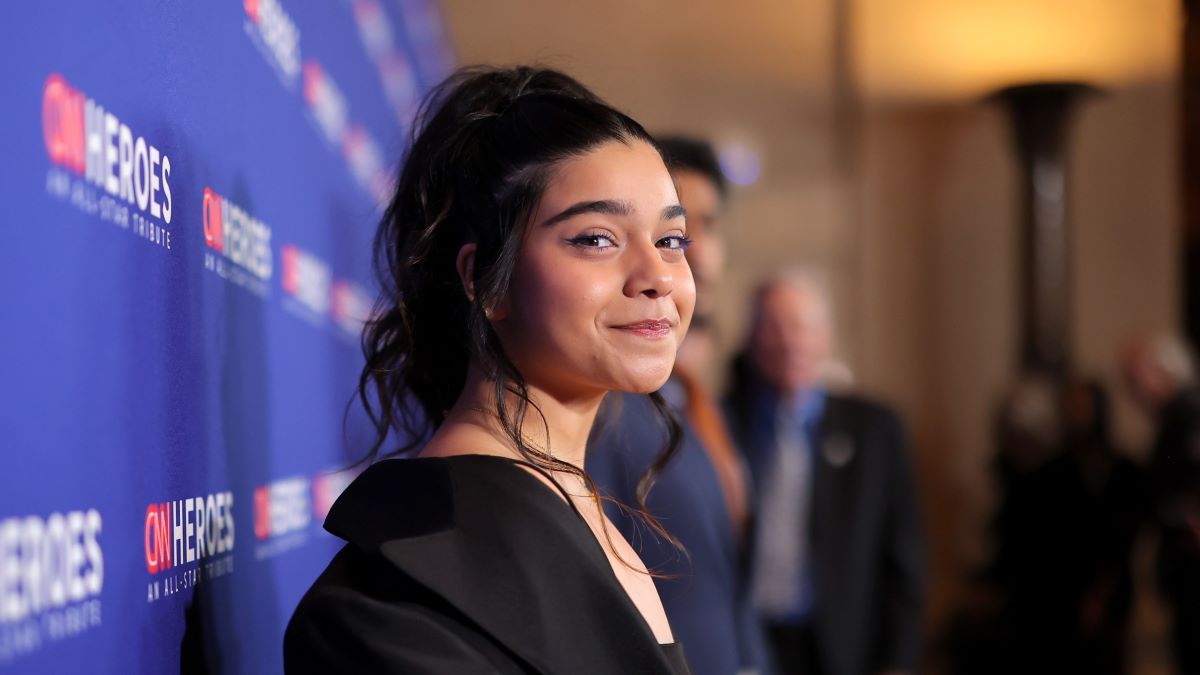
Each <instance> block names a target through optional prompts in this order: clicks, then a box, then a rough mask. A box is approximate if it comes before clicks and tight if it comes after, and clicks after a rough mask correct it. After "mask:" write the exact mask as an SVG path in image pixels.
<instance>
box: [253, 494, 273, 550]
mask: <svg viewBox="0 0 1200 675" xmlns="http://www.w3.org/2000/svg"><path fill="white" fill-rule="evenodd" d="M254 536H255V537H257V538H258V539H259V540H263V539H266V538H267V537H269V536H271V493H270V491H269V490H267V486H265V485H264V486H262V487H259V488H255V489H254Z"/></svg>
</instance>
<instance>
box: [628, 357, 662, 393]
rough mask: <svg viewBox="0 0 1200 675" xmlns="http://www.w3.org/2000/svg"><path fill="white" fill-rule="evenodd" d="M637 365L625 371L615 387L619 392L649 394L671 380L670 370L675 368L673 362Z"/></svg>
mask: <svg viewBox="0 0 1200 675" xmlns="http://www.w3.org/2000/svg"><path fill="white" fill-rule="evenodd" d="M639 365H640V367H638V368H635V369H632V370H629V371H627V372H626V373H625V374H624V376H623V377H621V378H620V382H619V384H618V386H617V389H618V390H619V391H624V392H629V393H631V394H650V393H653V392H656V391H658V390H659V389H662V387H663V385H664V384H666V383H667V380H668V379H670V378H671V369H672V368H673V367H674V366H675V360H674V359H671V360H670V361H669V362H661V361H658V362H655V363H647V364H639Z"/></svg>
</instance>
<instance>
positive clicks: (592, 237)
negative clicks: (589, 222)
mask: <svg viewBox="0 0 1200 675" xmlns="http://www.w3.org/2000/svg"><path fill="white" fill-rule="evenodd" d="M568 241H569V242H570V243H571V244H572V245H573V246H578V247H580V248H611V247H613V246H616V245H617V243H616V242H615V241H613V238H612V237H610V236H608V235H607V234H601V233H595V234H581V235H579V236H578V237H574V238H572V239H569V240H568Z"/></svg>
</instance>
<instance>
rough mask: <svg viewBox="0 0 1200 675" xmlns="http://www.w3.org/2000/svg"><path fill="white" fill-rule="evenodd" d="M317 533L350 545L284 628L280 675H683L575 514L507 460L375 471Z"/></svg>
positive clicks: (425, 462) (381, 466) (409, 464)
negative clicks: (282, 671)
mask: <svg viewBox="0 0 1200 675" xmlns="http://www.w3.org/2000/svg"><path fill="white" fill-rule="evenodd" d="M325 528H326V529H328V530H329V531H330V532H332V533H334V534H336V535H338V536H339V537H342V538H344V539H346V540H348V541H349V542H350V543H349V544H347V545H346V546H345V547H344V548H343V549H342V550H341V552H340V553H338V555H337V556H336V557H335V558H334V560H333V562H331V563H330V564H329V567H328V568H327V569H326V570H325V572H324V573H323V574H321V576H320V578H318V579H317V581H316V583H314V584H313V586H312V588H311V589H309V591H308V593H306V594H305V596H304V598H303V599H301V601H300V605H299V606H298V607H297V608H296V612H295V614H293V616H292V619H291V621H290V622H289V624H288V628H287V633H286V635H285V636H284V645H283V652H284V669H285V670H286V671H287V672H289V673H328V672H372V673H417V674H429V675H433V674H443V673H445V674H455V675H457V674H460V673H462V674H467V673H506V674H507V673H522V674H524V673H543V674H549V673H561V674H563V675H566V674H585V675H586V674H589V673H595V674H596V675H601V674H603V675H608V674H613V675H615V674H617V673H648V674H649V673H654V674H658V673H661V674H664V675H680V674H681V673H686V672H687V666H686V664H684V663H683V657H682V654H681V651H680V648H679V647H678V646H669V647H664V646H662V645H659V644H658V643H657V641H656V640H655V638H654V634H653V633H652V632H651V630H650V627H649V625H647V623H646V621H645V620H644V619H643V618H642V616H641V613H640V612H639V611H638V610H637V608H636V607H635V606H634V604H633V602H632V601H631V600H630V599H629V596H628V595H627V594H626V593H625V591H624V589H623V588H622V587H621V585H620V582H618V581H617V578H616V575H614V574H613V571H612V567H611V566H610V565H609V563H608V559H607V557H606V556H605V554H604V551H603V550H602V549H601V548H600V545H599V543H598V542H597V541H596V539H595V537H594V536H593V535H592V532H591V530H590V529H589V528H588V526H587V524H586V523H585V522H584V521H583V519H582V518H581V516H580V515H579V514H578V513H577V512H576V511H574V507H573V506H571V505H569V504H568V503H566V502H564V501H563V499H561V498H560V497H558V496H557V495H555V494H554V493H553V492H552V491H551V488H549V487H548V486H546V485H544V484H543V483H542V482H541V481H539V480H538V479H537V478H535V477H534V476H532V475H530V474H529V473H528V472H527V471H526V470H525V469H523V468H521V467H520V466H518V464H517V463H516V462H515V461H513V460H508V459H504V458H501V457H490V456H482V455H464V456H458V457H452V458H438V459H406V460H390V461H384V462H380V463H378V464H375V465H373V466H371V467H370V468H368V469H367V470H366V471H364V472H363V474H362V475H361V476H359V477H358V478H357V479H356V480H355V481H354V482H353V483H352V484H351V485H350V486H349V487H348V488H347V489H346V491H345V493H343V495H342V496H341V497H340V498H339V499H338V500H337V502H336V503H335V504H334V506H333V509H332V510H331V511H330V513H329V517H328V518H327V519H326V521H325ZM618 536H619V535H618Z"/></svg>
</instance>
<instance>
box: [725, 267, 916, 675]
mask: <svg viewBox="0 0 1200 675" xmlns="http://www.w3.org/2000/svg"><path fill="white" fill-rule="evenodd" d="M752 311H753V317H752V321H751V326H750V332H749V338H748V340H747V343H746V346H745V349H744V350H743V352H742V353H741V355H740V356H739V357H738V358H737V360H736V361H735V366H734V372H733V379H732V384H731V389H730V392H729V397H728V399H727V402H726V410H727V412H728V414H729V419H730V421H731V427H732V428H733V431H734V437H735V438H736V439H737V441H738V442H739V445H740V446H741V447H742V448H743V449H744V450H745V451H746V453H747V458H748V463H749V465H750V467H751V471H752V474H753V477H754V484H755V486H756V495H755V502H756V506H757V509H756V513H757V517H756V522H755V527H754V534H753V537H752V539H753V541H752V544H751V550H752V551H753V560H752V563H751V565H750V567H751V574H752V582H751V583H752V588H753V597H754V601H755V604H756V606H757V607H758V609H759V611H760V612H761V615H762V616H763V618H764V620H765V621H766V622H767V632H768V638H769V640H770V642H771V645H772V647H773V652H774V655H775V659H776V663H777V665H778V667H779V669H780V671H781V672H784V673H804V674H805V675H812V674H819V675H874V674H877V673H894V672H914V671H915V669H916V667H917V657H918V647H919V642H920V637H921V612H922V599H923V598H922V592H923V579H924V574H925V572H924V562H923V543H922V536H921V528H920V523H919V521H920V518H919V514H918V510H917V505H916V501H915V486H914V478H913V472H912V469H911V467H910V460H909V456H908V453H909V448H908V443H907V439H906V434H905V431H904V428H903V425H902V423H901V421H900V419H899V417H898V416H897V415H896V414H895V413H894V412H892V411H891V410H889V409H888V408H886V407H885V406H883V405H880V404H878V403H875V402H872V401H869V400H867V399H864V398H861V397H858V396H849V395H840V394H835V393H833V392H831V391H828V390H827V387H826V386H825V385H824V384H823V382H824V380H823V379H822V377H821V374H822V372H823V370H824V368H825V367H826V365H827V364H828V363H829V362H830V356H831V353H832V348H833V335H832V325H833V324H832V308H831V306H830V300H829V296H828V294H827V293H826V291H825V289H824V287H823V285H822V284H821V283H819V282H818V281H817V280H816V278H815V277H814V276H812V275H811V274H807V273H803V272H796V273H792V274H788V275H784V276H780V277H776V278H773V279H771V280H768V281H767V282H765V283H764V284H762V285H761V286H760V287H759V288H758V290H757V291H756V293H755V294H754V299H753V309H752Z"/></svg>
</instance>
